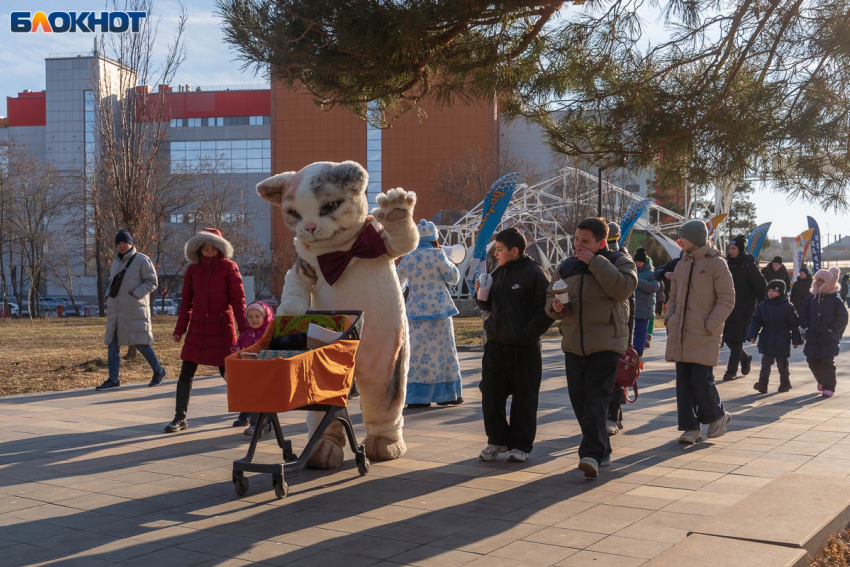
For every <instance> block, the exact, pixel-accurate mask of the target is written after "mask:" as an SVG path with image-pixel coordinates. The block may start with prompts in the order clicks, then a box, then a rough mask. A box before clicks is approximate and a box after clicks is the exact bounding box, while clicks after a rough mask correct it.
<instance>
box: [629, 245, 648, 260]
mask: <svg viewBox="0 0 850 567" xmlns="http://www.w3.org/2000/svg"><path fill="white" fill-rule="evenodd" d="M632 259H633V260H634V261H635V262H646V250H644V249H643V248H638V249H637V250H636V251H635V255H634V257H633V258H632Z"/></svg>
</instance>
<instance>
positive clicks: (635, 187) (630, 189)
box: [625, 183, 640, 193]
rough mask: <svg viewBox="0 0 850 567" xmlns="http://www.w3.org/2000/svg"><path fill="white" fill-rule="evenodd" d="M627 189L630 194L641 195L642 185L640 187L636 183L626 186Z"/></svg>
mask: <svg viewBox="0 0 850 567" xmlns="http://www.w3.org/2000/svg"><path fill="white" fill-rule="evenodd" d="M625 189H626V191H628V192H629V193H640V185H638V184H636V183H635V184H628V185H626V187H625Z"/></svg>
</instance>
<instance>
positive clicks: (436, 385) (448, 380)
mask: <svg viewBox="0 0 850 567" xmlns="http://www.w3.org/2000/svg"><path fill="white" fill-rule="evenodd" d="M418 228H419V247H418V248H417V249H416V250H414V251H413V252H411V253H410V254H408V255H407V256H405V257H404V258H402V259H401V263H399V265H398V268H397V271H398V279H399V281H400V282H401V283H402V284H404V282H405V281H407V285H408V287H409V288H410V292H409V295H408V296H407V321H408V326H409V329H410V369H409V370H408V372H407V407H408V408H424V407H428V406H430V405H431V403H433V402H436V403H437V404H438V405H443V406H444V405H458V404H462V403H463V397H462V396H461V377H460V363H459V362H458V359H457V349H456V348H455V335H454V325H453V324H452V317H453V316H455V315H457V314H458V310H457V307H455V304H454V302H453V301H452V298H451V297H450V296H449V290H448V289H447V288H446V285H454V284H456V283H457V282H458V281H459V280H460V271H458V269H457V266H455V265H454V264H453V263H452V262H451V260H449V258H448V257H447V256H446V253H445V252H444V251H443V250H442V249H441V248H440V247H439V245H438V244H437V226H436V225H435V224H434V223H432V222H427V221H425V220H421V221H419V225H418Z"/></svg>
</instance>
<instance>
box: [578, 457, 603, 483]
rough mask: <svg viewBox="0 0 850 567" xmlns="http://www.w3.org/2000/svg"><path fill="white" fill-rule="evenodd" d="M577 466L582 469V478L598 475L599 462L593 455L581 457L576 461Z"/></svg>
mask: <svg viewBox="0 0 850 567" xmlns="http://www.w3.org/2000/svg"><path fill="white" fill-rule="evenodd" d="M578 468H579V470H581V471H584V478H596V477H598V476H599V463H597V462H596V459H594V458H593V457H583V458H582V459H581V460H580V461H579V462H578Z"/></svg>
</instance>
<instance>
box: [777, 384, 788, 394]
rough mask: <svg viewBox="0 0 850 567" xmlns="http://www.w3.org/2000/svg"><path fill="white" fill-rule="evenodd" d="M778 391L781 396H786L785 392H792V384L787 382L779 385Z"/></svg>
mask: <svg viewBox="0 0 850 567" xmlns="http://www.w3.org/2000/svg"><path fill="white" fill-rule="evenodd" d="M777 391H778V392H779V393H780V394H784V393H785V392H790V391H791V384H789V383H787V382H786V383H784V384H779V390H777Z"/></svg>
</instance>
